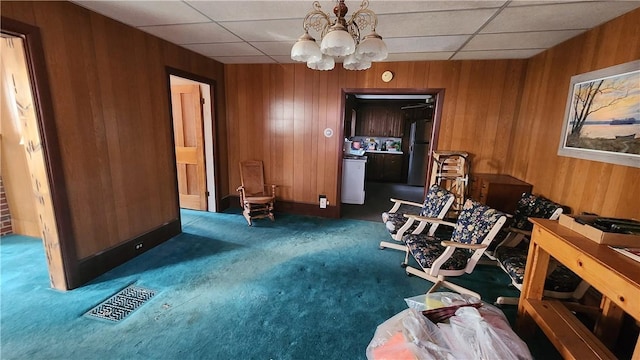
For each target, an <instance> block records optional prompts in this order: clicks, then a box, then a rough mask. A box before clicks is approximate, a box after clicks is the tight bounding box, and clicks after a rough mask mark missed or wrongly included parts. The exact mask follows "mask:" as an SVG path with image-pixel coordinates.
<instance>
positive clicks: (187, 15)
mask: <svg viewBox="0 0 640 360" xmlns="http://www.w3.org/2000/svg"><path fill="white" fill-rule="evenodd" d="M76 3H77V4H79V5H81V6H83V7H86V8H87V9H90V10H93V11H95V12H97V13H100V14H102V15H104V16H107V17H110V18H113V19H118V20H119V21H121V22H123V23H125V24H128V25H132V26H147V25H166V24H185V23H198V22H207V21H209V19H208V18H207V17H206V16H204V15H202V14H201V13H199V12H198V11H196V10H194V9H193V8H191V7H190V6H189V5H187V4H185V3H183V2H181V1H76Z"/></svg>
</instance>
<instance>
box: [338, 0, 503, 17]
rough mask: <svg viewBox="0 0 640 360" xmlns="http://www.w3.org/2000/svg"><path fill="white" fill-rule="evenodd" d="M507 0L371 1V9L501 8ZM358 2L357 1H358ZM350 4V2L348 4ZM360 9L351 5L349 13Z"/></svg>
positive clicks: (395, 11) (383, 11) (394, 11)
mask: <svg viewBox="0 0 640 360" xmlns="http://www.w3.org/2000/svg"><path fill="white" fill-rule="evenodd" d="M505 3H506V1H485V0H480V1H450V0H449V1H436V0H430V1H371V2H370V3H369V9H371V10H373V12H375V13H376V14H378V15H380V14H399V13H415V12H427V11H446V10H465V9H466V10H468V9H487V8H499V7H501V6H502V5H504V4H505ZM356 4H357V2H356ZM347 5H348V4H347ZM357 9H359V5H358V6H353V7H352V6H349V13H352V12H353V11H356V10H357Z"/></svg>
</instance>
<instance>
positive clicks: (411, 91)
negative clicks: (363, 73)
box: [337, 88, 445, 214]
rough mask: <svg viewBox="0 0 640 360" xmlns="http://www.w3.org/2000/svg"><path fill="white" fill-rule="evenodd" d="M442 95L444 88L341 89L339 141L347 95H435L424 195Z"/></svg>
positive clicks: (339, 202) (439, 120)
mask: <svg viewBox="0 0 640 360" xmlns="http://www.w3.org/2000/svg"><path fill="white" fill-rule="evenodd" d="M444 93H445V89H444V88H423V89H416V88H393V89H387V88H343V89H342V92H341V98H340V101H341V104H340V109H341V110H340V111H341V121H340V139H344V124H345V116H346V115H345V106H346V99H347V95H356V94H357V95H435V97H436V103H435V109H434V112H433V129H432V136H431V137H432V138H433V141H432V142H431V143H430V144H429V163H428V164H427V176H426V178H425V185H424V194H423V195H426V193H427V190H428V187H429V181H430V179H431V171H432V167H433V151H434V150H435V149H436V148H437V146H438V136H437V134H438V133H439V132H440V122H441V118H442V106H443V104H444ZM343 145H344V144H343V143H342V141H341V142H340V150H339V151H338V158H337V161H338V179H337V184H338V191H337V198H338V201H337V203H338V214H341V213H342V202H341V201H340V199H341V198H342V181H341V179H342V147H343Z"/></svg>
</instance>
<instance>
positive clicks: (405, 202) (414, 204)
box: [389, 198, 422, 208]
mask: <svg viewBox="0 0 640 360" xmlns="http://www.w3.org/2000/svg"><path fill="white" fill-rule="evenodd" d="M389 200H390V201H392V202H394V203H399V204H402V205H411V206H416V207H419V208H421V207H422V204H418V203H417V202H413V201H407V200H399V199H394V198H391V199H389Z"/></svg>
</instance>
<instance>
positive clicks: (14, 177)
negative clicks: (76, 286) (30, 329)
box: [0, 18, 75, 290]
mask: <svg viewBox="0 0 640 360" xmlns="http://www.w3.org/2000/svg"><path fill="white" fill-rule="evenodd" d="M1 34H2V36H1V37H0V41H2V51H1V52H0V54H1V55H2V66H1V67H0V68H1V71H2V76H1V81H0V82H1V85H2V95H1V96H0V97H1V101H2V115H1V116H2V128H1V129H2V130H1V135H0V136H1V137H0V139H1V140H0V141H1V142H2V151H1V153H2V160H1V162H2V175H3V178H4V181H3V183H4V185H5V188H6V197H7V202H8V206H9V209H8V210H9V211H10V212H11V214H12V220H13V221H12V223H13V224H12V225H14V226H13V230H14V233H16V234H22V235H27V236H32V237H37V238H40V239H41V240H42V243H43V245H44V250H45V253H46V260H47V267H48V272H49V280H50V285H51V287H53V288H55V289H58V290H67V289H68V288H69V287H70V286H69V285H70V284H72V283H73V281H74V274H73V273H72V272H70V268H69V265H68V264H67V262H68V261H69V260H70V258H74V256H75V253H74V252H73V250H72V249H71V250H70V248H71V247H72V245H73V243H72V238H70V237H67V236H66V235H68V234H69V232H70V224H69V222H68V214H67V213H66V210H65V209H67V208H68V206H67V199H66V195H65V193H66V191H65V190H64V188H65V187H64V182H63V181H62V173H61V165H60V163H59V162H60V156H59V147H58V143H57V136H56V131H55V127H54V124H53V116H52V108H51V103H50V99H51V97H50V96H49V94H48V91H49V86H48V82H47V80H46V79H47V77H46V73H44V72H43V70H44V63H43V59H44V57H43V56H42V45H41V43H40V37H39V32H38V29H37V28H35V27H32V26H29V25H25V24H22V23H19V22H16V21H13V20H10V19H6V18H2V33H1ZM32 86H33V87H32ZM3 215H4V212H3ZM69 241H71V242H69ZM64 255H66V257H65V256H64Z"/></svg>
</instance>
